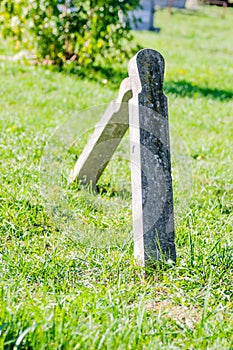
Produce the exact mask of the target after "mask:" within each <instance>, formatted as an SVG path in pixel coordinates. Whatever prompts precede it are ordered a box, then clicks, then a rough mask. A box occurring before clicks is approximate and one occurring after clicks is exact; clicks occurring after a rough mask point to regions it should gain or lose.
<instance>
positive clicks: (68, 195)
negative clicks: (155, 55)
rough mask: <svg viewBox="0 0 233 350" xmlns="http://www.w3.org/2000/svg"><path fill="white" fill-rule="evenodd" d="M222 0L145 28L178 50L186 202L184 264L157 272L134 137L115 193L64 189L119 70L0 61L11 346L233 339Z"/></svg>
mask: <svg viewBox="0 0 233 350" xmlns="http://www.w3.org/2000/svg"><path fill="white" fill-rule="evenodd" d="M221 11H222V9H220V8H213V7H204V8H201V9H200V10H199V11H198V12H188V11H184V12H179V11H174V13H173V15H172V16H171V17H169V16H168V14H167V11H166V10H164V11H158V12H157V13H156V26H160V27H161V32H160V34H157V33H154V32H151V33H148V32H140V33H135V40H136V41H137V43H139V44H141V45H142V46H143V47H152V48H155V49H157V50H158V51H160V52H161V53H162V54H163V55H164V58H165V61H166V76H165V85H164V89H165V92H166V94H167V96H168V98H169V115H170V124H171V141H172V157H173V178H174V195H175V204H176V245H177V252H178V260H177V264H176V266H175V267H172V268H167V267H166V266H164V267H158V269H157V270H155V271H148V272H147V275H146V276H145V275H144V273H143V271H142V269H141V268H140V267H138V266H137V265H136V264H135V262H134V259H133V244H132V238H131V235H132V228H131V225H132V223H131V203H130V201H131V195H130V192H131V189H130V172H129V166H128V140H127V137H126V138H125V140H124V141H123V143H122V144H121V146H120V147H119V149H118V151H117V153H116V155H115V157H114V160H113V161H112V162H111V163H110V164H109V166H108V168H107V169H106V171H105V173H104V174H103V177H102V178H101V184H100V185H101V188H102V189H104V190H103V191H102V193H100V194H98V195H94V194H93V193H90V192H88V191H86V190H81V191H79V192H78V193H77V192H75V191H72V190H67V189H66V188H61V186H60V187H59V186H58V187H57V188H58V190H57V191H56V188H55V187H56V181H57V179H60V174H61V172H63V171H66V169H67V168H66V167H67V166H71V165H72V164H73V163H74V161H75V159H76V158H77V154H79V153H80V152H81V150H82V148H83V146H84V144H85V142H86V139H87V137H88V135H89V134H90V133H91V129H92V128H93V125H94V123H95V122H96V121H97V120H98V119H99V116H100V114H101V113H102V110H104V107H105V106H101V105H103V104H107V103H108V102H109V101H110V100H111V99H113V98H115V97H116V94H117V88H118V86H119V84H120V78H115V79H114V78H113V79H110V78H106V76H105V77H104V76H101V75H99V76H98V77H97V79H95V80H91V79H87V78H86V79H82V80H81V79H80V78H79V77H78V76H77V75H72V74H71V75H69V74H66V73H59V72H51V71H49V70H47V69H46V68H43V67H34V66H29V65H27V64H26V63H24V62H11V61H6V60H0V71H1V74H0V102H1V118H0V123H1V139H0V148H1V160H0V167H1V171H0V179H1V180H0V181H1V187H0V193H1V195H0V227H1V241H0V243H1V247H0V262H1V264H0V276H1V278H0V281H1V282H0V295H1V302H0V319H1V320H0V348H2V349H14V350H16V349H233V340H232V332H233V313H232V310H233V271H232V266H233V245H232V207H233V200H232V193H233V181H232V172H233V167H232V142H233V123H232V121H233V120H232V116H233V104H232V97H233V90H232V76H233V65H232V54H233V49H232V44H231V40H230V38H232V37H233V28H232V19H233V12H232V10H231V9H227V11H226V17H225V18H221ZM0 50H1V51H0V55H1V54H2V55H6V54H7V53H8V47H7V46H6V44H5V43H2V45H1V48H0ZM126 66H127V62H124V64H122V67H120V68H117V69H116V77H121V76H124V75H126ZM104 79H105V80H104ZM96 106H97V107H96ZM90 107H93V108H94V109H93V110H94V111H95V113H93V112H90V111H89V110H87V109H88V108H90ZM56 127H58V128H57V131H56V132H55V133H54V130H55V128H56ZM65 130H68V131H70V130H71V131H72V132H74V133H76V132H77V135H78V136H79V142H78V143H77V144H76V145H75V147H73V148H72V147H71V146H70V144H69V140H70V139H69V135H68V134H66V133H65ZM51 135H52V136H51ZM62 136H64V138H63V139H62ZM48 140H49V144H48V146H46V142H47V141H48ZM61 141H62V143H61ZM57 142H58V143H57ZM63 146H64V147H63ZM65 146H66V147H65ZM67 146H69V147H68V148H67ZM59 147H60V148H59ZM58 150H59V152H58ZM51 154H52V155H53V156H54V158H55V160H56V161H55V163H52V164H53V165H54V168H52V167H49V165H48V162H49V160H50V158H49V156H50V155H51ZM54 158H53V159H54ZM41 164H42V168H41ZM43 166H44V167H45V169H46V171H47V173H46V176H47V177H46V178H45V177H44V175H43V174H42V171H41V169H43ZM41 182H42V184H41ZM43 186H44V187H43ZM51 188H52V191H51V190H50V189H51ZM46 200H47V201H46ZM54 208H55V209H56V208H58V214H57V216H56V215H53V214H54V212H52V210H54ZM59 210H60V212H59ZM61 211H62V214H64V215H63V216H62V215H61ZM72 213H75V216H74V217H73V216H71V217H70V216H68V215H72ZM55 214H56V213H55ZM64 216H65V217H66V218H67V217H68V218H69V219H70V220H68V221H67V219H64ZM74 220H75V221H74ZM67 222H68V223H71V225H70V226H68V225H65V224H66V223H67ZM106 243H107V244H106Z"/></svg>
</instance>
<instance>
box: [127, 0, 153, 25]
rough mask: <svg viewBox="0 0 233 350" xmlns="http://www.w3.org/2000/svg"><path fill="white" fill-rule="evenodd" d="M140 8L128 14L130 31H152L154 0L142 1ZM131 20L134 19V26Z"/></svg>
mask: <svg viewBox="0 0 233 350" xmlns="http://www.w3.org/2000/svg"><path fill="white" fill-rule="evenodd" d="M140 7H141V8H138V9H136V10H134V11H132V12H130V13H129V18H130V23H131V28H132V29H137V30H153V29H154V0H142V1H141V2H140ZM133 18H135V19H136V23H137V24H136V25H135V23H134V20H133Z"/></svg>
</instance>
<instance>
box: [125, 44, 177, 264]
mask: <svg viewBox="0 0 233 350" xmlns="http://www.w3.org/2000/svg"><path fill="white" fill-rule="evenodd" d="M163 75H164V60H163V57H162V56H161V55H160V54H159V53H158V52H157V51H154V50H150V49H144V50H141V51H139V52H138V53H137V55H136V56H135V57H134V58H133V59H132V60H131V61H130V62H129V77H130V78H131V79H132V89H133V98H132V99H131V100H130V101H129V124H130V149H131V176H132V208H133V225H134V243H135V245H134V247H135V257H136V258H137V259H138V260H139V262H140V263H141V264H142V265H144V264H145V263H147V262H150V263H151V262H153V261H155V260H161V259H163V258H165V259H169V258H170V259H172V260H173V261H175V259H176V251H175V244H174V219H173V194H172V178H171V161H170V143H169V128H168V108H167V99H166V96H165V95H164V94H163Z"/></svg>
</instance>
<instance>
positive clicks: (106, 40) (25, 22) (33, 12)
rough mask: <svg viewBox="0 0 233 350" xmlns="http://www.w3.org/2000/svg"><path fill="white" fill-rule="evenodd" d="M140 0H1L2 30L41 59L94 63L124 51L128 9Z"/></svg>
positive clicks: (130, 36) (55, 61)
mask: <svg viewBox="0 0 233 350" xmlns="http://www.w3.org/2000/svg"><path fill="white" fill-rule="evenodd" d="M139 2H140V0H83V1H79V0H1V2H0V29H1V32H2V34H3V37H4V38H8V39H9V38H10V39H11V40H13V41H14V43H15V45H16V47H17V48H18V47H24V48H27V49H32V50H34V52H35V53H36V55H37V57H38V59H39V60H44V59H46V60H47V61H49V62H51V63H53V64H57V65H63V64H65V63H66V62H67V61H68V62H76V63H77V64H78V65H80V66H87V65H89V64H93V63H94V62H95V61H96V60H97V59H98V58H100V57H102V58H104V59H105V60H111V58H112V57H113V56H114V58H115V57H118V56H121V55H122V54H123V55H124V54H127V51H128V49H127V48H128V45H127V44H126V41H129V40H130V39H131V38H132V34H131V32H130V25H129V20H128V12H129V11H131V10H133V9H135V8H136V7H137V6H138V5H139Z"/></svg>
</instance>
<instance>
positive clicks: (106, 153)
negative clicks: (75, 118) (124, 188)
mask: <svg viewBox="0 0 233 350" xmlns="http://www.w3.org/2000/svg"><path fill="white" fill-rule="evenodd" d="M131 97H132V91H131V81H130V79H129V78H126V79H124V80H123V81H122V83H121V86H120V91H119V95H118V98H117V100H116V101H112V102H111V103H110V104H109V106H108V108H107V110H106V111H105V113H104V115H103V117H102V118H101V120H100V122H99V123H98V124H97V125H96V127H95V131H94V133H93V134H92V136H91V138H90V139H89V141H88V143H87V145H86V147H85V148H84V150H83V152H82V154H81V156H80V157H79V159H78V160H77V162H76V164H75V167H74V170H73V172H72V174H71V175H70V179H69V181H70V182H73V181H75V180H76V179H78V180H79V181H80V182H81V183H82V184H84V185H86V184H90V185H91V186H92V188H93V189H94V188H95V186H96V183H97V181H98V179H99V178H100V176H101V174H102V172H103V171H104V169H105V168H106V166H107V164H108V162H109V160H110V159H111V157H112V155H113V153H114V151H115V149H116V148H117V146H118V145H119V143H120V141H121V139H122V137H123V136H124V134H125V132H126V130H127V129H128V127H129V114H128V104H127V102H128V101H129V99H130V98H131Z"/></svg>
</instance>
